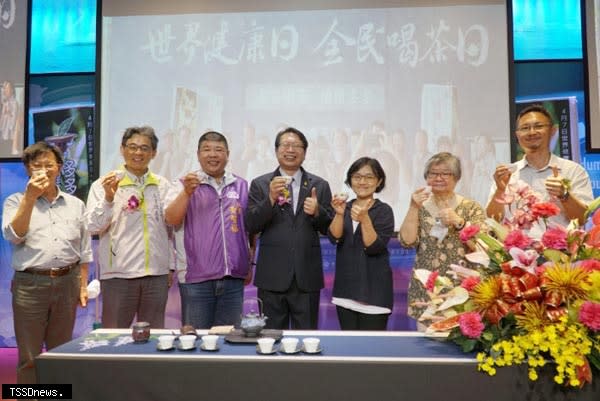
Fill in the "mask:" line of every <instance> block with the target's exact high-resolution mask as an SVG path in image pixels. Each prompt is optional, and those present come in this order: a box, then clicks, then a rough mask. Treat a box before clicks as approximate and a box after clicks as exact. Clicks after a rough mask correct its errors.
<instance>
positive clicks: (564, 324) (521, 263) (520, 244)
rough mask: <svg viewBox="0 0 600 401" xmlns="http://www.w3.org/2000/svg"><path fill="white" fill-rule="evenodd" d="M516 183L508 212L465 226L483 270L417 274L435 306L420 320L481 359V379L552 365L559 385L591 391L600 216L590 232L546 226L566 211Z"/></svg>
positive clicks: (599, 343) (599, 328)
mask: <svg viewBox="0 0 600 401" xmlns="http://www.w3.org/2000/svg"><path fill="white" fill-rule="evenodd" d="M539 199H540V198H539V196H538V195H537V194H535V193H534V192H533V191H532V190H531V189H530V187H529V186H527V185H526V184H525V183H523V182H519V183H517V184H516V185H513V186H511V187H510V188H509V191H508V192H507V194H506V195H505V197H504V199H500V201H502V202H504V203H505V204H507V205H509V210H510V213H508V214H507V216H506V217H505V218H504V220H503V221H502V224H500V223H497V222H496V221H494V220H492V219H488V220H487V221H486V225H487V227H478V226H469V225H468V226H466V227H465V228H464V229H463V230H462V231H461V233H460V237H461V240H462V241H463V242H464V243H466V244H467V245H468V247H469V248H470V249H472V250H473V252H472V253H470V254H468V255H466V259H467V260H469V261H470V262H473V263H477V264H478V266H479V267H480V268H479V270H477V271H475V270H472V269H467V268H466V267H465V265H464V264H463V265H452V266H451V269H450V270H449V273H447V276H441V275H439V274H438V273H437V272H430V271H427V270H416V271H415V275H416V277H417V279H418V280H419V281H420V282H421V283H422V284H423V285H424V287H425V288H426V289H427V293H428V295H429V297H430V302H429V304H428V306H427V308H426V310H425V312H424V313H423V314H422V315H421V317H420V319H419V320H420V321H421V322H423V323H425V324H427V325H428V329H427V331H428V332H429V333H432V334H433V333H435V334H437V335H442V336H445V337H446V338H447V339H448V340H451V341H453V342H455V343H456V344H458V345H460V346H461V347H462V349H463V351H465V352H473V351H478V354H477V360H478V362H479V363H478V368H479V370H481V371H483V372H486V373H488V374H489V375H494V374H495V373H496V369H497V368H498V367H502V366H509V365H519V364H525V363H526V364H527V365H528V375H529V379H530V380H537V379H538V368H540V367H542V366H545V365H547V364H549V363H552V364H554V365H553V366H554V377H553V378H554V381H555V382H556V383H558V384H560V385H564V386H569V387H582V386H583V385H584V384H585V383H586V382H591V380H592V371H593V370H600V211H597V212H596V213H595V214H594V215H593V218H592V221H591V224H592V225H593V226H592V228H591V229H590V230H588V231H585V230H583V229H582V228H580V227H578V226H577V224H576V223H575V222H571V224H569V226H568V227H562V226H560V225H557V224H552V223H549V222H548V219H549V218H550V217H552V216H555V215H557V214H558V213H559V212H560V209H559V208H558V207H557V206H556V205H555V204H554V203H552V202H541V201H540V200H539Z"/></svg>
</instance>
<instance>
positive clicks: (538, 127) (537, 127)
mask: <svg viewBox="0 0 600 401" xmlns="http://www.w3.org/2000/svg"><path fill="white" fill-rule="evenodd" d="M549 126H550V124H541V123H540V124H533V125H524V126H522V127H519V128H517V132H521V133H526V132H529V131H531V130H532V129H533V130H534V131H536V132H539V131H541V130H543V129H544V128H546V127H549Z"/></svg>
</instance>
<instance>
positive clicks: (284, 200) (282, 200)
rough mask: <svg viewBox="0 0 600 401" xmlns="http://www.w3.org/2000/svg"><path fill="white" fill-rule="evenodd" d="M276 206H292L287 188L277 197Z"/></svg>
mask: <svg viewBox="0 0 600 401" xmlns="http://www.w3.org/2000/svg"><path fill="white" fill-rule="evenodd" d="M277 204H278V205H279V206H283V205H285V204H290V205H291V204H292V197H291V195H290V188H289V187H285V188H283V191H281V195H279V196H278V197H277Z"/></svg>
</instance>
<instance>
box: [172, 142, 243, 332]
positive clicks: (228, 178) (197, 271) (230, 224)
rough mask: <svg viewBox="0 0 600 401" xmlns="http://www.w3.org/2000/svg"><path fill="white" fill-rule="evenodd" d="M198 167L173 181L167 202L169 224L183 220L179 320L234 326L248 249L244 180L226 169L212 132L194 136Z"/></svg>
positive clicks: (225, 152)
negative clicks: (183, 270) (175, 183)
mask: <svg viewBox="0 0 600 401" xmlns="http://www.w3.org/2000/svg"><path fill="white" fill-rule="evenodd" d="M197 154H198V161H199V162H200V170H198V171H195V172H192V173H189V174H187V175H186V176H185V177H183V178H182V179H181V180H180V181H179V182H178V187H177V188H176V189H175V190H174V191H173V193H172V195H171V196H169V199H172V201H170V202H169V201H167V203H168V205H169V206H168V207H167V209H166V211H165V214H166V221H167V223H168V224H172V225H175V226H177V225H180V224H182V223H183V235H184V240H183V242H184V247H185V255H186V260H187V271H186V273H185V279H184V282H183V283H182V282H180V283H179V291H180V294H181V314H182V323H183V324H184V325H188V324H189V325H192V326H194V327H196V328H203V329H206V328H210V327H212V326H220V325H239V322H240V316H241V314H242V302H243V297H244V284H247V283H249V282H250V278H251V270H250V266H251V254H252V252H251V250H250V247H249V244H248V235H247V233H246V231H245V225H244V212H245V210H246V206H247V203H248V183H247V182H246V180H244V179H243V178H241V177H239V176H237V175H234V174H232V173H231V172H229V171H226V170H225V167H226V166H227V162H228V160H229V147H228V145H227V139H225V137H224V136H223V135H222V134H220V133H218V132H214V131H209V132H207V133H205V134H203V135H202V136H201V137H200V140H199V141H198V152H197Z"/></svg>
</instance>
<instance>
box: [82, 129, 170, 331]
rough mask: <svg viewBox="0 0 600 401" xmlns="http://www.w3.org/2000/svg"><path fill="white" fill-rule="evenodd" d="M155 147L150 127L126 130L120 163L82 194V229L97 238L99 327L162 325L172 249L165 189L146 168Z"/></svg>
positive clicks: (160, 179)
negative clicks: (84, 203)
mask: <svg viewBox="0 0 600 401" xmlns="http://www.w3.org/2000/svg"><path fill="white" fill-rule="evenodd" d="M157 146H158V138H157V137H156V135H155V133H154V129H153V128H152V127H147V126H145V127H131V128H127V129H126V130H125V133H124V134H123V139H122V140H121V154H122V155H123V159H124V160H125V164H124V165H123V166H122V167H121V168H120V169H119V170H116V171H112V172H110V173H108V174H107V175H105V176H104V177H101V178H99V179H98V180H96V181H95V182H94V183H93V184H92V187H91V189H90V193H89V195H88V200H87V212H86V218H87V223H88V228H89V230H90V232H91V233H92V234H98V235H99V236H100V243H99V246H98V265H99V266H100V284H101V289H102V326H103V327H105V328H116V327H129V326H130V325H131V323H132V322H133V319H134V317H136V315H137V321H146V322H149V323H150V326H151V327H155V328H160V327H164V324H165V307H166V304H167V295H168V290H169V285H170V284H171V273H170V271H169V269H170V267H171V264H172V263H173V256H172V249H173V248H172V244H171V238H172V235H171V230H170V229H169V227H168V226H167V224H166V222H165V214H164V209H165V199H166V197H167V193H168V191H169V188H170V184H169V182H168V181H167V179H166V178H164V177H162V176H159V175H156V174H154V173H152V172H150V170H149V169H148V165H149V164H150V161H151V160H152V159H153V158H154V156H156V148H157Z"/></svg>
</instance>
